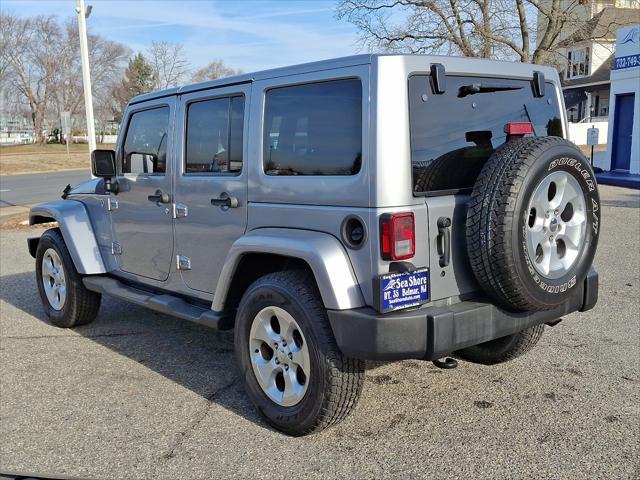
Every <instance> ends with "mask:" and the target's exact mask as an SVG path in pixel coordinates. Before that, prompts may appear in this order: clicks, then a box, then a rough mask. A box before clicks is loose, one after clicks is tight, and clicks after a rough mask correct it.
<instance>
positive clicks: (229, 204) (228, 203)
mask: <svg viewBox="0 0 640 480" xmlns="http://www.w3.org/2000/svg"><path fill="white" fill-rule="evenodd" d="M211 205H213V206H215V207H222V208H223V209H227V208H236V207H237V206H238V205H239V203H238V199H237V198H236V197H232V196H231V195H229V194H228V193H227V192H222V193H221V194H220V197H218V198H212V199H211Z"/></svg>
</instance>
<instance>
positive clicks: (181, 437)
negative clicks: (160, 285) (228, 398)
mask: <svg viewBox="0 0 640 480" xmlns="http://www.w3.org/2000/svg"><path fill="white" fill-rule="evenodd" d="M237 383H238V377H235V378H234V379H233V380H232V381H231V382H229V383H228V384H227V385H224V386H223V387H220V388H218V389H217V390H215V391H214V392H212V393H211V394H209V395H207V396H206V397H205V398H206V400H207V406H206V407H205V408H203V409H202V411H201V412H200V413H199V414H198V415H196V416H195V419H194V420H193V421H192V422H191V424H190V425H188V426H187V427H186V428H185V429H184V430H182V431H180V432H178V433H177V435H176V437H177V438H176V439H175V441H174V445H173V446H172V447H171V448H170V449H169V451H168V452H166V453H163V454H162V455H161V457H162V458H163V459H165V460H171V459H172V458H174V457H175V456H176V450H177V449H178V448H180V447H181V446H182V445H183V444H184V442H186V441H187V440H188V439H189V438H191V437H192V436H193V434H194V432H195V431H196V430H197V428H198V426H199V425H200V424H201V423H202V421H203V420H204V419H205V418H206V417H207V415H208V414H209V410H211V407H212V404H213V400H215V399H216V398H217V397H219V396H220V395H221V394H223V393H225V392H226V391H227V390H230V389H231V388H233V387H234V386H235V385H237Z"/></svg>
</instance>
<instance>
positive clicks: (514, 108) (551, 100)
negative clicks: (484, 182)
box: [409, 75, 562, 195]
mask: <svg viewBox="0 0 640 480" xmlns="http://www.w3.org/2000/svg"><path fill="white" fill-rule="evenodd" d="M546 86H547V88H546V89H545V90H546V94H545V95H544V96H543V97H539V98H537V97H535V96H534V94H533V88H532V82H530V81H528V80H512V79H494V78H482V77H462V76H447V78H446V91H445V93H444V94H441V95H435V94H434V93H433V90H432V88H431V85H430V77H429V76H428V75H414V76H411V77H410V78H409V116H410V122H411V161H412V163H413V186H414V192H415V193H417V194H424V193H427V194H434V195H438V194H451V193H456V192H458V191H461V190H462V191H464V190H466V189H470V188H471V187H473V184H474V182H475V180H476V178H477V176H478V174H479V173H480V170H481V169H482V166H483V165H484V163H485V162H486V160H487V159H488V158H489V156H490V155H491V154H492V153H493V151H494V150H495V149H496V148H497V147H499V146H500V145H502V144H503V143H504V142H505V141H506V134H505V133H504V127H505V125H506V124H507V123H509V122H531V123H532V125H533V135H536V136H548V135H553V136H559V137H560V136H562V121H561V118H560V110H559V108H558V101H557V97H556V94H555V89H554V87H553V84H551V83H547V84H546Z"/></svg>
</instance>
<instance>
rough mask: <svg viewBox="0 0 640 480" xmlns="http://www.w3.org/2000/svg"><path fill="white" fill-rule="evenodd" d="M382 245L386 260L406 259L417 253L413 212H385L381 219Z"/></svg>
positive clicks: (383, 255) (383, 256)
mask: <svg viewBox="0 0 640 480" xmlns="http://www.w3.org/2000/svg"><path fill="white" fill-rule="evenodd" d="M380 233H381V238H380V245H381V249H382V258H383V259H384V260H406V259H407V258H411V257H413V256H414V255H415V253H416V228H415V222H414V219H413V213H411V212H405V213H396V214H385V215H383V216H382V217H381V219H380Z"/></svg>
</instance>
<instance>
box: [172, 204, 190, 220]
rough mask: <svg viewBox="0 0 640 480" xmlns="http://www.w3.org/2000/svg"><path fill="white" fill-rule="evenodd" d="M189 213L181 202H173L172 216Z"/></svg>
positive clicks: (184, 215)
mask: <svg viewBox="0 0 640 480" xmlns="http://www.w3.org/2000/svg"><path fill="white" fill-rule="evenodd" d="M187 215H189V209H188V208H187V206H186V205H184V204H182V203H174V204H173V218H182V217H186V216H187Z"/></svg>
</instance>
